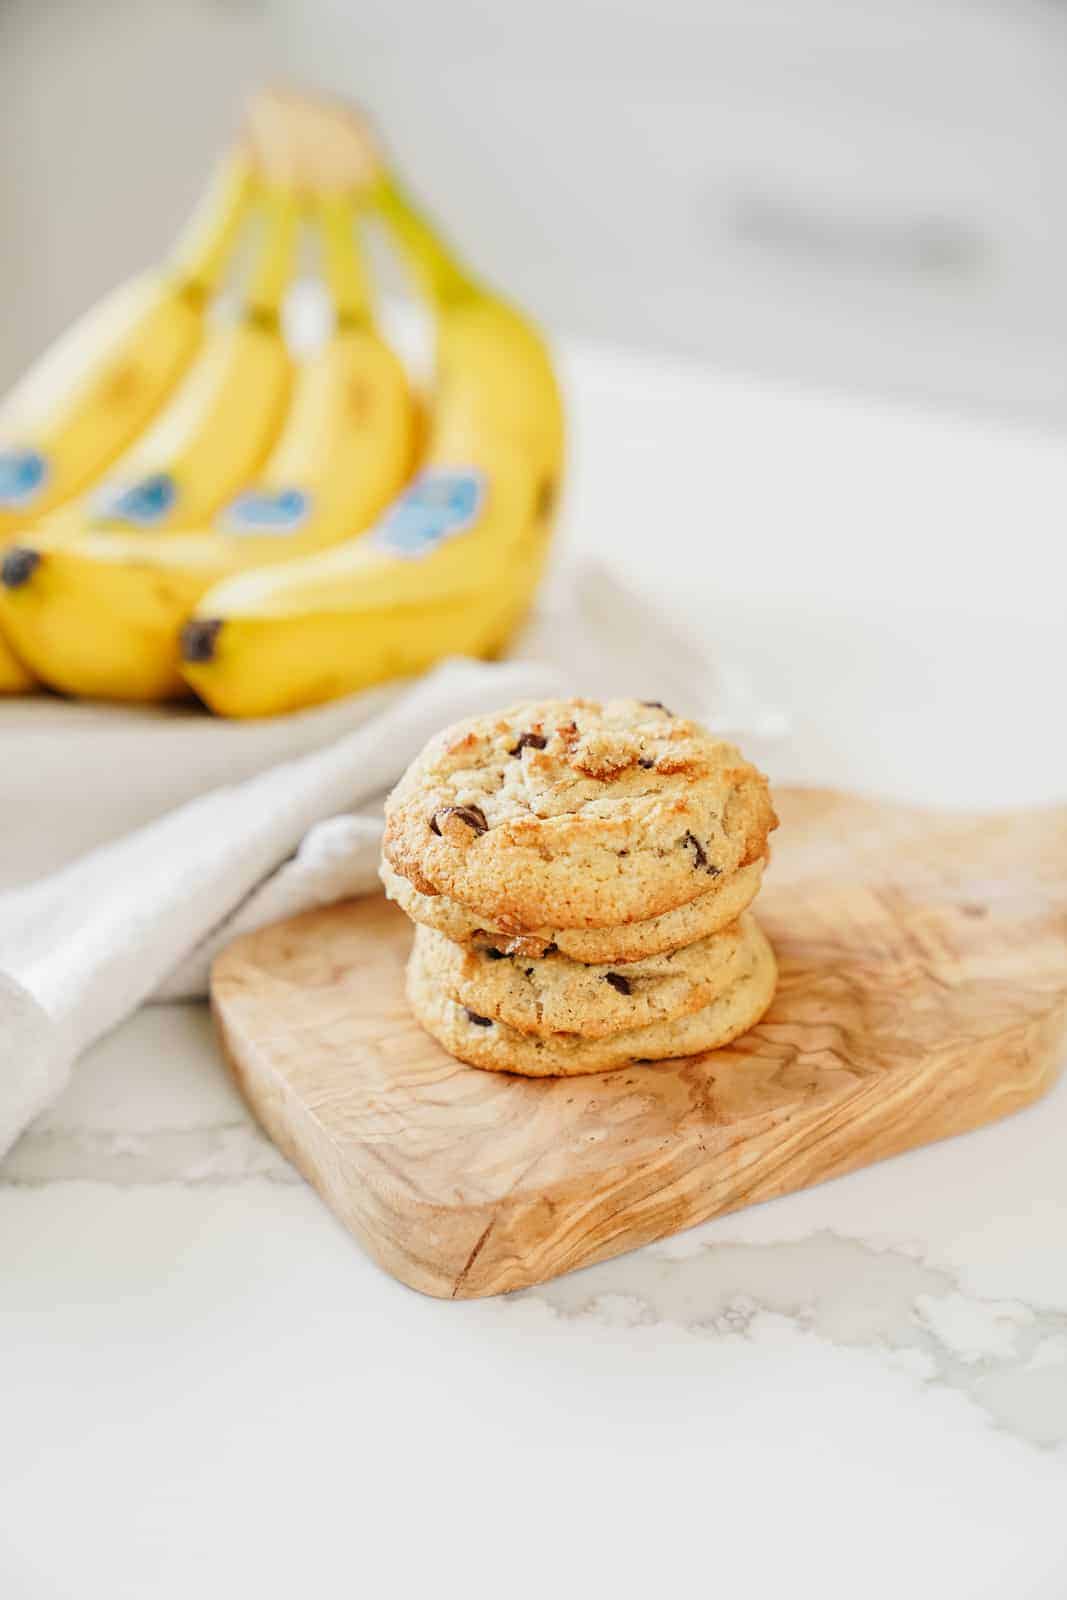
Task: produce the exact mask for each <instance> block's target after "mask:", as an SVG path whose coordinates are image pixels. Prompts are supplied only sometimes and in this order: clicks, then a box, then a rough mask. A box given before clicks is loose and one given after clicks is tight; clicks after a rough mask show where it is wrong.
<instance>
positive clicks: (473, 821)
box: [430, 806, 489, 838]
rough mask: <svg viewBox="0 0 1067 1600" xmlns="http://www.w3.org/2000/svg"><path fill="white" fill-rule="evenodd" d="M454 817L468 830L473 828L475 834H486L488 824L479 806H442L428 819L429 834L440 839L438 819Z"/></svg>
mask: <svg viewBox="0 0 1067 1600" xmlns="http://www.w3.org/2000/svg"><path fill="white" fill-rule="evenodd" d="M445 817H456V818H457V819H458V820H459V821H460V822H465V823H466V824H467V827H468V828H473V829H474V831H475V833H488V831H489V824H488V822H486V820H485V813H484V812H483V811H482V809H481V807H480V806H442V807H441V809H440V811H435V812H434V814H433V816H432V817H431V818H430V832H431V833H436V835H437V837H438V838H440V837H441V828H440V824H439V821H438V819H439V818H440V819H441V820H442V821H443V820H444V818H445Z"/></svg>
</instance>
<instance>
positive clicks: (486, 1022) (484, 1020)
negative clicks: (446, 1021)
mask: <svg viewBox="0 0 1067 1600" xmlns="http://www.w3.org/2000/svg"><path fill="white" fill-rule="evenodd" d="M463 1009H464V1011H465V1012H466V1013H467V1021H468V1022H473V1023H474V1026H475V1027H476V1028H491V1027H492V1026H493V1019H492V1017H480V1016H479V1015H478V1013H477V1011H472V1010H471V1009H470V1007H469V1006H464V1007H463Z"/></svg>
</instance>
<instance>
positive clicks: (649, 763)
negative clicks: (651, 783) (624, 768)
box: [637, 756, 656, 772]
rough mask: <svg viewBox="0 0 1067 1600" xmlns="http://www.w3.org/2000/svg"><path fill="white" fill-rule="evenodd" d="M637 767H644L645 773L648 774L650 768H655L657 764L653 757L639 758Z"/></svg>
mask: <svg viewBox="0 0 1067 1600" xmlns="http://www.w3.org/2000/svg"><path fill="white" fill-rule="evenodd" d="M637 765H638V766H639V767H644V769H645V771H646V772H647V771H648V769H649V767H654V766H655V765H656V763H655V762H654V761H653V759H652V757H651V756H638V758H637Z"/></svg>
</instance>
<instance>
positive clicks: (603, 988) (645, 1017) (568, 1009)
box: [415, 914, 752, 1039]
mask: <svg viewBox="0 0 1067 1600" xmlns="http://www.w3.org/2000/svg"><path fill="white" fill-rule="evenodd" d="M751 921H752V919H751V916H750V915H748V914H746V916H745V917H743V918H742V919H741V920H740V921H739V922H735V923H734V924H733V925H732V926H731V927H729V928H724V929H723V930H722V931H721V932H719V933H712V934H709V935H708V937H707V938H706V939H699V940H698V941H697V942H696V943H695V944H690V945H685V946H684V947H683V948H682V949H681V950H670V951H668V952H666V954H664V955H660V956H649V957H647V958H646V959H645V960H644V961H633V962H630V963H629V964H628V965H620V966H619V967H617V968H616V967H613V966H610V965H600V964H597V965H586V964H585V963H583V962H579V961H571V960H570V958H569V957H567V956H564V955H559V954H556V955H549V956H543V957H541V958H540V959H537V958H533V957H527V956H505V955H501V954H500V953H499V952H498V951H496V950H492V949H484V950H472V949H469V948H466V947H464V946H463V945H458V944H453V943H452V941H451V940H450V939H446V938H445V936H444V934H441V933H437V932H435V931H434V929H433V928H418V929H417V930H416V933H415V949H416V960H417V961H418V963H419V965H420V967H421V969H422V971H423V972H424V973H425V974H426V976H427V977H428V978H429V979H430V981H431V982H432V983H433V984H434V985H435V986H436V987H437V988H438V989H440V990H441V991H442V992H443V993H444V994H446V995H447V996H448V997H449V999H451V1000H455V1001H458V1003H459V1004H460V1005H462V1006H466V1007H467V1009H468V1010H469V1011H473V1012H475V1013H476V1014H477V1015H479V1016H484V1017H491V1018H492V1019H493V1020H494V1021H497V1022H506V1023H507V1024H508V1026H509V1027H511V1028H515V1029H517V1030H518V1032H519V1033H528V1034H536V1035H540V1036H544V1035H547V1034H554V1033H559V1034H574V1035H578V1036H580V1037H581V1038H583V1039H603V1038H606V1037H607V1035H608V1034H612V1033H622V1032H625V1031H627V1030H629V1029H632V1028H644V1027H648V1026H650V1025H651V1024H652V1023H654V1022H669V1021H670V1020H671V1018H673V1017H684V1016H687V1015H688V1014H689V1013H690V1012H692V1011H699V1010H701V1008H702V1007H704V1006H706V1005H707V1004H708V1003H709V1001H711V1000H713V999H714V998H715V997H716V995H718V994H720V993H722V992H723V991H724V990H725V989H728V988H729V986H730V985H731V983H732V982H733V981H734V978H735V977H736V976H737V972H738V969H739V968H740V967H743V966H744V959H745V957H746V956H747V954H748V952H749V951H750V945H751V940H750V925H751Z"/></svg>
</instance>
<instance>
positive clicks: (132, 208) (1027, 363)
mask: <svg viewBox="0 0 1067 1600" xmlns="http://www.w3.org/2000/svg"><path fill="white" fill-rule="evenodd" d="M272 76H283V77H284V76H288V77H292V78H294V79H296V80H298V81H303V82H307V83H309V84H318V85H322V86H325V87H329V88H333V89H336V90H339V91H343V92H345V93H346V94H352V95H355V96H357V97H359V98H360V99H362V100H364V101H365V102H366V103H367V105H368V106H369V107H370V108H371V109H372V111H374V112H375V113H376V114H377V115H378V116H379V117H380V119H381V121H382V122H383V124H384V126H385V127H386V129H387V130H388V134H389V138H390V141H391V143H392V145H393V147H394V149H395V151H396V153H397V155H398V157H399V158H400V160H401V162H402V164H403V166H404V167H405V168H406V169H407V170H408V171H410V173H411V174H413V175H414V176H415V177H416V178H417V185H418V189H419V191H420V193H421V194H422V195H423V196H425V197H426V198H427V199H428V200H429V201H430V202H431V203H432V204H433V205H434V207H435V209H436V211H437V213H438V214H439V216H440V218H441V220H442V221H444V222H446V223H448V224H450V225H451V226H452V227H453V229H454V231H455V234H456V236H457V237H458V238H459V239H460V240H461V241H462V243H463V245H464V247H465V249H466V250H467V251H468V252H469V254H470V255H471V256H472V258H473V259H474V260H475V261H477V262H478V263H479V264H480V265H481V266H482V268H483V269H484V270H485V271H486V272H487V273H488V274H491V275H493V276H494V277H495V278H496V279H497V280H498V281H499V282H500V283H501V284H503V285H505V286H506V287H507V288H508V289H509V290H510V291H511V292H512V293H513V294H515V295H516V296H517V297H518V298H519V299H520V300H522V301H524V302H525V303H526V304H528V305H529V306H531V307H532V308H533V309H535V310H536V311H537V312H538V313H539V314H540V315H541V317H542V318H543V319H544V321H545V322H546V323H547V324H548V325H549V326H550V327H551V328H553V329H554V330H556V331H557V332H562V333H576V334H578V335H582V336H586V337H594V338H596V339H598V340H605V341H609V342H611V343H614V344H618V345H623V346H630V347H635V348H646V349H653V350H659V351H664V352H669V353H671V354H673V355H678V354H681V355H684V356H687V357H696V358H699V359H701V360H702V361H710V362H712V363H717V364H719V365H721V366H722V367H723V368H726V369H734V370H740V371H745V370H747V371H753V372H760V373H765V374H772V375H775V376H778V377H782V378H786V379H788V380H798V381H800V382H803V383H809V384H815V385H818V386H820V387H824V388H827V387H828V388H839V389H845V390H852V391H857V390H862V391H866V392H868V393H875V394H885V395H892V396H898V397H902V398H908V399H917V400H920V401H922V402H925V403H927V404H932V405H935V406H941V407H946V408H950V409H952V410H956V411H961V410H964V411H972V412H973V411H980V412H985V413H986V414H989V415H992V416H1004V417H1010V418H1019V419H1025V420H1027V421H1030V422H1037V423H1038V424H1041V425H1045V426H1048V425H1051V426H1059V425H1060V424H1062V423H1063V422H1064V421H1067V382H1065V375H1067V297H1065V295H1064V285H1065V284H1067V207H1065V204H1064V192H1065V188H1067V184H1065V179H1064V175H1063V172H1062V165H1063V152H1064V150H1065V149H1067V94H1065V92H1064V89H1065V85H1067V6H1065V5H1062V4H1057V3H1055V0H1014V3H1009V0H851V3H850V4H843V3H841V0H836V3H835V0H537V3H532V0H225V3H224V0H183V3H174V0H171V3H166V0H141V3H126V0H113V3H107V0H81V3H71V4H63V3H58V4H57V3H49V0H39V3H36V4H34V3H33V0H6V3H0V141H2V144H0V148H2V150H3V156H2V159H0V186H2V188H0V215H2V216H3V220H4V226H3V235H2V239H3V246H2V258H0V286H2V290H3V296H4V304H5V306H6V307H7V314H6V315H5V317H4V318H3V319H2V321H0V386H3V387H6V385H7V384H8V383H9V382H10V381H11V380H12V379H13V378H14V377H16V376H17V374H18V372H19V371H20V370H21V368H22V367H23V366H25V365H26V363H27V362H28V361H29V360H30V359H31V358H32V356H33V355H34V354H35V353H36V352H37V351H38V350H40V349H41V348H42V347H43V346H44V345H45V344H46V343H47V342H48V340H49V338H50V337H51V336H52V335H53V334H55V333H56V332H58V331H59V330H60V329H61V328H62V327H63V326H64V325H65V324H66V323H67V322H69V321H70V320H71V318H72V317H73V316H74V315H75V314H76V313H77V312H79V311H80V310H82V309H83V308H84V307H86V306H88V305H89V304H90V303H91V302H92V301H93V300H94V299H95V298H96V297H97V296H98V295H99V294H100V293H102V292H103V291H104V290H106V289H107V288H109V287H110V286H111V285H112V284H114V283H115V282H116V281H117V280H119V279H120V278H122V277H123V276H125V275H127V274H128V273H129V272H130V271H132V270H133V269H135V268H136V267H139V266H141V265H144V264H147V263H149V262H151V261H152V260H153V259H154V258H156V257H157V256H159V254H160V253H161V252H162V251H163V249H164V248H165V246H166V244H167V242H168V240H169V238H170V237H171V235H172V233H173V231H174V229H175V227H176V226H177V224H178V223H179V222H180V220H181V219H182V217H183V215H184V213H185V211H186V209H187V208H188V207H189V206H190V205H191V204H192V202H193V200H194V198H195V196H196V193H197V191H198V188H199V186H200V185H201V183H202V181H203V178H204V174H205V171H206V169H207V167H208V164H209V162H210V160H211V157H212V155H213V153H214V151H215V150H216V148H217V147H218V145H219V144H220V142H221V141H222V140H223V139H224V138H225V136H226V134H227V132H228V131H229V130H230V128H231V127H232V125H233V120H234V115H235V110H236V107H237V104H238V102H239V98H240V95H241V93H242V92H243V90H244V89H246V88H248V87H251V86H253V85H254V84H255V83H257V82H259V81H261V80H262V79H263V78H264V77H268V78H269V77H272Z"/></svg>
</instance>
